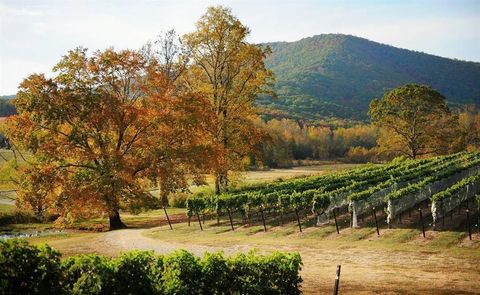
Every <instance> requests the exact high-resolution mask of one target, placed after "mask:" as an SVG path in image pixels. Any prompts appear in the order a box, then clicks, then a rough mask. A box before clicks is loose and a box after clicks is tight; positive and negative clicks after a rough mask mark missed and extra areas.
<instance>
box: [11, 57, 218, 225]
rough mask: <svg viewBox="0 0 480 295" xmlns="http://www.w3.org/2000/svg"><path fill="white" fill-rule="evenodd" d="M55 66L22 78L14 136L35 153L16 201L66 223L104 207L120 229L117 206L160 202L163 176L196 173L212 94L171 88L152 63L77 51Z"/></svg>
mask: <svg viewBox="0 0 480 295" xmlns="http://www.w3.org/2000/svg"><path fill="white" fill-rule="evenodd" d="M54 71H55V73H56V74H55V76H54V77H53V78H52V79H48V78H46V77H45V76H44V75H43V74H34V75H31V76H29V77H28V78H27V79H25V80H24V81H23V82H22V83H21V85H20V91H19V92H18V94H17V98H16V100H15V104H16V107H17V111H18V113H19V114H18V115H17V116H13V117H11V118H10V119H8V120H7V124H8V126H7V136H8V138H9V139H10V140H12V141H13V142H15V143H16V144H18V145H20V146H21V147H22V148H24V149H27V150H29V151H30V152H31V153H32V154H33V155H34V158H33V160H32V161H31V163H30V165H29V166H27V167H26V168H25V169H24V170H23V173H22V174H21V176H20V179H19V181H18V182H19V185H20V191H19V202H24V203H26V204H28V205H30V206H31V207H32V208H33V209H34V210H35V211H36V212H37V213H39V214H41V213H42V212H44V211H45V210H53V211H54V212H56V213H58V214H61V216H62V217H63V219H64V220H67V219H68V218H69V217H75V216H85V215H88V214H99V213H105V214H108V216H109V219H110V228H111V229H115V228H121V227H123V226H124V225H123V223H122V221H121V219H120V214H119V210H120V209H121V208H129V209H138V208H142V207H144V206H147V205H149V204H150V203H151V202H156V200H155V199H154V198H153V197H152V195H151V194H150V193H149V192H148V188H150V187H152V186H156V185H157V182H158V181H160V180H161V181H162V182H164V183H165V184H167V187H168V188H170V189H177V188H179V187H185V186H186V185H187V183H186V177H187V176H195V175H196V176H199V175H200V173H199V171H198V169H197V168H198V167H199V166H201V163H203V162H204V161H205V159H207V158H208V155H209V153H206V150H207V147H206V145H204V141H205V139H207V138H208V134H206V133H205V132H204V128H205V126H207V125H209V124H207V122H206V120H208V114H207V112H206V111H205V110H207V107H206V104H207V103H208V101H207V100H206V99H204V98H203V96H202V95H199V94H197V93H194V92H191V91H188V92H185V91H182V92H180V91H174V85H173V84H172V83H171V81H170V79H169V78H168V77H167V76H166V75H165V73H164V71H163V70H162V68H161V67H160V65H159V64H158V62H157V61H156V60H154V59H153V60H152V59H147V58H146V57H145V56H144V55H143V54H142V53H141V52H138V51H132V50H122V51H115V50H113V49H107V50H105V51H97V52H95V53H94V54H93V55H91V56H88V54H87V50H86V49H83V48H77V49H75V50H72V51H70V52H69V53H68V54H67V55H66V56H64V57H63V58H62V59H61V60H60V62H59V63H58V64H57V65H56V66H55V67H54ZM199 159H201V160H199ZM172 167H174V169H173V168H172ZM179 171H181V172H182V173H179ZM67 221H68V220H67Z"/></svg>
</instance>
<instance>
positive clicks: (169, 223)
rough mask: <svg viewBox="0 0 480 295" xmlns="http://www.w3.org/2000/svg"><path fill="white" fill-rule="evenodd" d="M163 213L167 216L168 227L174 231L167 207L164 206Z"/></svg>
mask: <svg viewBox="0 0 480 295" xmlns="http://www.w3.org/2000/svg"><path fill="white" fill-rule="evenodd" d="M163 211H164V212H165V216H166V217H167V221H168V225H169V226H170V229H171V230H172V229H173V228H172V223H171V222H170V217H168V213H167V208H165V206H163Z"/></svg>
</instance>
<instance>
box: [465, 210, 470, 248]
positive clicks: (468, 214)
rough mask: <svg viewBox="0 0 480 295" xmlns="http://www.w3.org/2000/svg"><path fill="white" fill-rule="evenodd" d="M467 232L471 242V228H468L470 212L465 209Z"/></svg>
mask: <svg viewBox="0 0 480 295" xmlns="http://www.w3.org/2000/svg"><path fill="white" fill-rule="evenodd" d="M465 212H467V230H468V237H469V239H470V241H471V240H472V228H471V227H470V211H469V210H468V209H467V210H466V211H465Z"/></svg>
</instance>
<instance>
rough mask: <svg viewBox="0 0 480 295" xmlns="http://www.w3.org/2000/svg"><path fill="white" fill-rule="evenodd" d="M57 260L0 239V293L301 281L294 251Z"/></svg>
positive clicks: (195, 289)
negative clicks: (227, 256) (233, 254)
mask: <svg viewBox="0 0 480 295" xmlns="http://www.w3.org/2000/svg"><path fill="white" fill-rule="evenodd" d="M59 258H60V254H59V253H58V252H54V251H52V250H51V249H50V248H48V247H35V246H30V245H29V244H28V243H27V242H24V241H18V240H8V241H0V262H1V264H0V270H2V272H1V273H0V284H1V285H0V287H1V288H0V292H2V293H1V294H105V295H107V294H135V295H136V294H162V295H167V294H168V295H170V294H171V295H174V294H177V295H181V294H184V295H189V294H199V295H200V294H252V295H253V294H300V284H301V282H302V279H301V277H300V275H299V271H300V270H301V267H302V260H301V258H300V255H299V254H297V253H291V254H290V253H280V252H275V253H272V254H271V255H267V256H261V255H257V254H256V253H254V252H249V253H248V254H238V255H236V256H233V257H231V258H226V257H225V256H223V254H221V253H206V254H205V256H204V257H203V258H198V257H196V256H194V255H192V254H191V253H189V252H187V251H184V250H178V251H175V252H173V253H172V254H169V255H165V256H162V255H161V256H156V255H154V254H153V252H145V251H132V252H128V253H123V254H122V255H121V256H120V257H119V258H116V259H115V258H113V259H112V258H107V257H103V256H98V255H94V254H91V255H79V256H73V257H70V258H67V259H66V260H64V261H62V262H61V261H60V259H59Z"/></svg>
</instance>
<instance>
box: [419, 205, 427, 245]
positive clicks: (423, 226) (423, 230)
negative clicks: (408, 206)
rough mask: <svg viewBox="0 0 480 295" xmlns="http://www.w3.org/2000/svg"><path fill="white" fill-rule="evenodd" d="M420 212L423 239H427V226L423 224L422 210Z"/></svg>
mask: <svg viewBox="0 0 480 295" xmlns="http://www.w3.org/2000/svg"><path fill="white" fill-rule="evenodd" d="M418 212H419V213H420V223H421V224H422V233H423V237H424V238H425V224H423V214H422V208H418Z"/></svg>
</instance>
